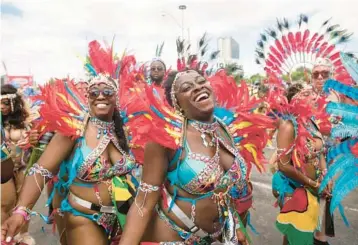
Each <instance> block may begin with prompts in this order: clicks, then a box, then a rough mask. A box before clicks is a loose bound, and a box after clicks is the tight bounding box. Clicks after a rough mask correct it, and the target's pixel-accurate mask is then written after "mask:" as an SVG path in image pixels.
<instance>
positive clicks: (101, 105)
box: [96, 104, 107, 108]
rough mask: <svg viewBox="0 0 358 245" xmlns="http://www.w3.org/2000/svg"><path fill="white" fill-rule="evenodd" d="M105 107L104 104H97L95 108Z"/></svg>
mask: <svg viewBox="0 0 358 245" xmlns="http://www.w3.org/2000/svg"><path fill="white" fill-rule="evenodd" d="M106 106H107V105H106V104H97V105H96V107H97V108H105V107H106Z"/></svg>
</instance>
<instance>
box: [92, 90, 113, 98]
mask: <svg viewBox="0 0 358 245" xmlns="http://www.w3.org/2000/svg"><path fill="white" fill-rule="evenodd" d="M100 94H102V95H103V97H105V98H111V97H112V96H113V95H114V90H113V89H108V88H107V89H103V90H99V89H91V90H89V91H88V97H89V98H90V99H92V100H94V99H97V98H98V96H99V95H100Z"/></svg>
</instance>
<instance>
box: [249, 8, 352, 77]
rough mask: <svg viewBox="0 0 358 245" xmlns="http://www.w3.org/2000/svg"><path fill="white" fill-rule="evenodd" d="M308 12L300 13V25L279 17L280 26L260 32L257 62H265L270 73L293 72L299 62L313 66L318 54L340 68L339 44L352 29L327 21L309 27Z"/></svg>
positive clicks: (348, 35) (336, 68) (338, 70)
mask: <svg viewBox="0 0 358 245" xmlns="http://www.w3.org/2000/svg"><path fill="white" fill-rule="evenodd" d="M308 20H309V18H308V16H307V15H303V14H301V15H300V16H299V18H298V21H297V25H298V26H297V27H292V26H291V25H290V23H289V21H288V20H287V19H286V18H284V19H283V20H279V19H277V26H276V27H273V28H268V29H266V30H265V32H264V33H262V34H260V39H259V40H258V42H257V48H256V51H255V52H256V63H257V64H260V65H262V66H263V68H264V70H265V71H266V72H267V73H268V74H272V75H275V76H278V77H280V76H281V75H284V74H291V72H292V71H293V69H295V68H297V66H298V65H302V66H304V67H308V68H312V65H313V63H315V61H316V59H317V58H329V59H330V60H331V62H332V63H333V65H334V68H335V72H341V71H342V70H343V69H344V67H343V65H342V60H341V56H340V54H339V50H337V45H340V44H343V43H346V42H347V41H348V40H349V38H350V37H351V35H352V33H348V32H347V30H346V29H341V28H340V26H339V25H337V24H331V23H330V22H331V19H328V20H326V21H324V22H323V23H322V25H321V28H320V29H319V30H318V31H312V30H310V29H309V28H308Z"/></svg>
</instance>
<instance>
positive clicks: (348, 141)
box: [320, 53, 358, 224]
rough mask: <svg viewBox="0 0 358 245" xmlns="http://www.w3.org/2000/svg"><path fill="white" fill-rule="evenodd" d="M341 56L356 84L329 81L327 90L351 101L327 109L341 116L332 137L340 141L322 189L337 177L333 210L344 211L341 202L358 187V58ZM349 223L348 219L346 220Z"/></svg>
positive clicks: (329, 155)
mask: <svg viewBox="0 0 358 245" xmlns="http://www.w3.org/2000/svg"><path fill="white" fill-rule="evenodd" d="M341 59H342V61H343V65H344V67H345V68H346V70H347V71H348V72H349V75H350V77H351V78H352V80H353V81H355V84H353V85H351V86H349V85H347V83H346V82H345V81H343V82H341V81H337V80H328V81H327V82H326V84H325V85H324V90H325V91H329V90H334V91H336V92H338V93H340V94H343V95H344V96H346V97H348V98H349V101H350V103H349V104H348V103H345V101H343V102H342V103H336V102H330V103H329V104H328V105H327V112H328V113H330V114H332V115H335V116H337V117H339V118H340V119H341V120H340V122H339V123H338V124H337V125H336V126H335V127H333V128H332V131H331V136H332V137H334V138H336V139H338V140H340V143H339V144H337V145H335V146H333V147H332V148H330V149H329V151H328V153H327V162H328V163H329V164H330V165H329V168H328V173H327V175H326V176H325V178H324V179H323V181H322V183H321V186H320V191H323V190H324V188H325V187H326V186H327V184H328V183H329V181H332V180H333V179H334V178H335V177H336V176H338V178H337V179H335V182H334V187H333V190H332V194H333V197H332V200H331V206H330V212H331V213H333V212H334V210H335V209H336V208H337V207H339V210H340V212H341V213H343V207H342V205H340V202H341V201H342V200H343V199H344V198H345V197H346V196H347V195H348V194H349V193H351V192H352V191H353V190H354V189H356V188H357V187H358V88H357V85H358V61H357V59H356V58H355V57H354V56H353V55H351V54H347V53H341ZM344 221H345V222H346V224H348V221H347V220H346V219H345V220H344Z"/></svg>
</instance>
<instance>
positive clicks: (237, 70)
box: [225, 63, 244, 83]
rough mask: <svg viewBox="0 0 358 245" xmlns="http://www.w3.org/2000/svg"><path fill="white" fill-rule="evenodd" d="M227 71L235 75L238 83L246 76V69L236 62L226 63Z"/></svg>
mask: <svg viewBox="0 0 358 245" xmlns="http://www.w3.org/2000/svg"><path fill="white" fill-rule="evenodd" d="M225 71H226V73H227V74H228V75H230V76H233V77H234V79H235V81H236V83H240V81H241V80H242V79H243V78H244V70H243V68H242V66H239V65H238V64H236V63H228V64H226V65H225Z"/></svg>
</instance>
